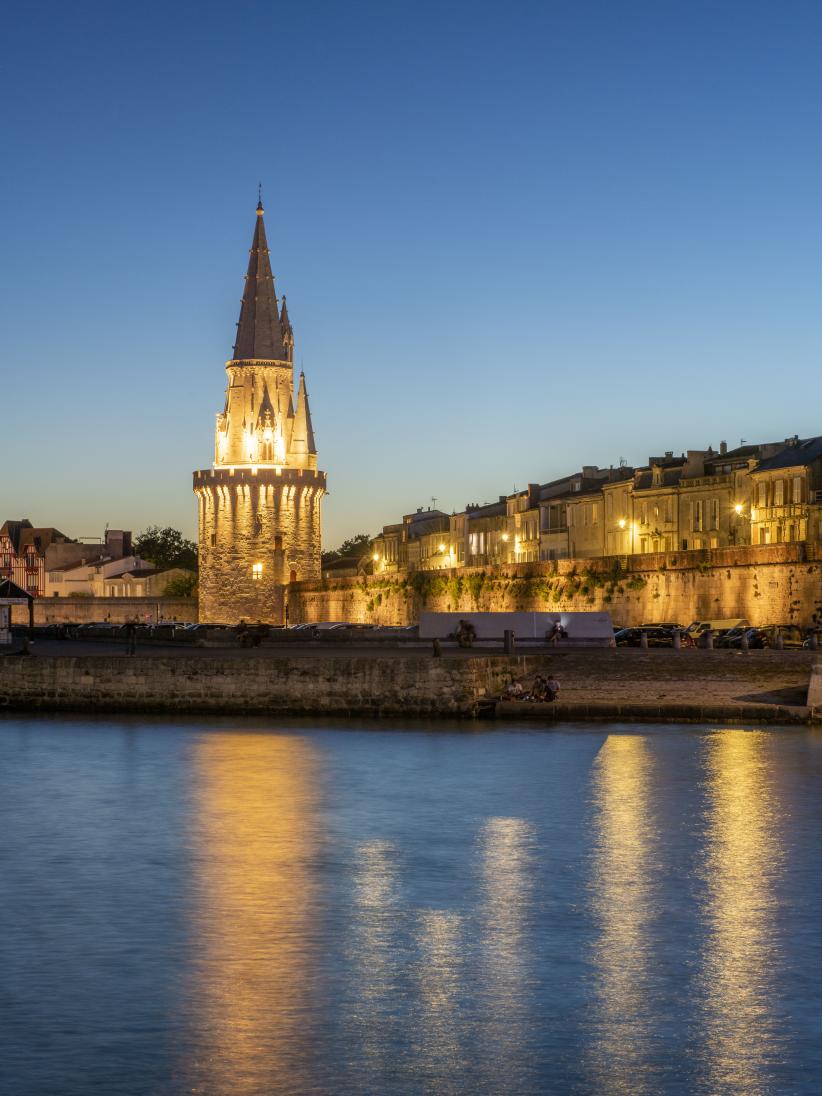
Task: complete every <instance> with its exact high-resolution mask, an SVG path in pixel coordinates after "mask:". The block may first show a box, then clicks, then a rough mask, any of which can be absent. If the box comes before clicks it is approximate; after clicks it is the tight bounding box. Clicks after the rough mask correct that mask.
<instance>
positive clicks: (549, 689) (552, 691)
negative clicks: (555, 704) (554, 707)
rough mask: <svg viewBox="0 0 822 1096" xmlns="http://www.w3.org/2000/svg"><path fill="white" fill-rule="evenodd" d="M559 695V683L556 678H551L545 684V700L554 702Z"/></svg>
mask: <svg viewBox="0 0 822 1096" xmlns="http://www.w3.org/2000/svg"><path fill="white" fill-rule="evenodd" d="M558 693H559V682H558V681H557V679H556V678H555V677H553V676H552V677H549V678H548V680H547V681H546V682H545V699H546V700H547V701H554V700H556V698H557V695H558Z"/></svg>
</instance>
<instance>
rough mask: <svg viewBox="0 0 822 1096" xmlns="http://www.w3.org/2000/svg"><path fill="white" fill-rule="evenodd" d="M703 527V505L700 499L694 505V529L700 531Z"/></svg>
mask: <svg viewBox="0 0 822 1096" xmlns="http://www.w3.org/2000/svg"><path fill="white" fill-rule="evenodd" d="M704 525H705V503H704V501H703V500H702V499H697V501H696V502H695V503H694V529H695V530H702V529H703V528H704Z"/></svg>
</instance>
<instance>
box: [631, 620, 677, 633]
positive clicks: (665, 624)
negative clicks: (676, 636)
mask: <svg viewBox="0 0 822 1096" xmlns="http://www.w3.org/2000/svg"><path fill="white" fill-rule="evenodd" d="M639 627H640V628H644V629H646V630H647V629H648V628H666V629H667V630H668V631H669V632H673V631H674V629H675V628H678V629H679V630H680V632H685V631H687V629H686V628H685V626H684V625H683V624H674V623H673V622H672V621H666V620H663V621H657V622H656V623H655V624H640V625H639Z"/></svg>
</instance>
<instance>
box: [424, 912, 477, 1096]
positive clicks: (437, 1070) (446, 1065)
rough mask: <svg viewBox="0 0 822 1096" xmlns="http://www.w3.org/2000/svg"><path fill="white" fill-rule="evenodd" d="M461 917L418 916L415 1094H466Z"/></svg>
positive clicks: (425, 914)
mask: <svg viewBox="0 0 822 1096" xmlns="http://www.w3.org/2000/svg"><path fill="white" fill-rule="evenodd" d="M461 929H462V918H461V917H460V916H459V914H456V913H452V912H449V911H446V910H427V911H424V912H422V913H421V914H420V915H419V924H418V929H417V940H416V944H417V955H418V986H419V1013H420V1020H419V1026H418V1033H417V1045H416V1047H415V1064H416V1069H415V1073H416V1082H417V1091H420V1092H431V1093H437V1094H448V1093H455V1094H456V1093H462V1092H464V1091H465V1088H464V1084H463V1080H462V1073H463V1070H464V1067H465V1062H464V1059H463V1054H462V1046H461V1039H460V1033H461V1026H462V1025H461V1019H460V1004H459V998H460V989H461V960H462V951H463V942H462V941H461V939H460V933H461Z"/></svg>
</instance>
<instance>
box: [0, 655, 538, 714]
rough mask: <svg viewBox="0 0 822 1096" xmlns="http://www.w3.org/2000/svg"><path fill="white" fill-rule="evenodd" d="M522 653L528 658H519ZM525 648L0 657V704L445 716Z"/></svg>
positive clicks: (492, 685)
mask: <svg viewBox="0 0 822 1096" xmlns="http://www.w3.org/2000/svg"><path fill="white" fill-rule="evenodd" d="M529 657H530V658H531V662H529ZM532 664H533V665H534V666H535V665H536V663H535V662H533V656H525V657H523V658H517V659H513V660H512V659H508V658H502V657H496V658H495V657H488V658H482V657H479V658H471V659H445V658H441V659H434V658H432V657H431V655H430V654H429V653H428V652H427V651H426V652H425V653H424V654H422V653H420V654H419V655H406V656H403V657H395V658H385V659H379V658H369V657H359V658H358V657H346V656H328V657H326V658H322V657H311V658H305V657H302V658H301V657H299V656H297V657H293V658H276V659H271V658H242V657H239V658H238V657H234V658H232V657H225V658H219V657H214V658H196V657H185V656H182V655H175V656H173V657H157V656H140V655H137V656H135V657H132V658H122V657H106V656H89V657H74V658H73V657H53V658H48V657H40V656H38V657H36V658H28V659H22V658H5V659H0V708H3V707H6V708H24V709H25V708H34V709H37V708H40V709H44V710H48V711H54V710H61V709H67V710H70V709H81V710H89V709H91V710H94V709H97V710H100V711H105V710H114V711H116V710H121V711H132V712H134V711H221V712H239V713H248V712H264V713H292V714H293V713H300V712H302V713H311V714H321V713H359V714H374V715H377V714H380V713H384V714H397V715H410V714H418V715H454V714H457V713H459V712H460V711H461V710H463V709H464V708H466V707H467V706H469V705H470V704H471V703H472V702H473V701H474V699H475V698H476V697H477V696H480V695H483V694H484V693H486V692H494V691H496V690H498V689H500V688H501V687H502V685H503V684H504V683H505V682H506V681H507V680H509V676H510V674H511V672H512V671H514V672H520V673H524V672H527V671H528V669H529V667H530V666H532Z"/></svg>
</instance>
